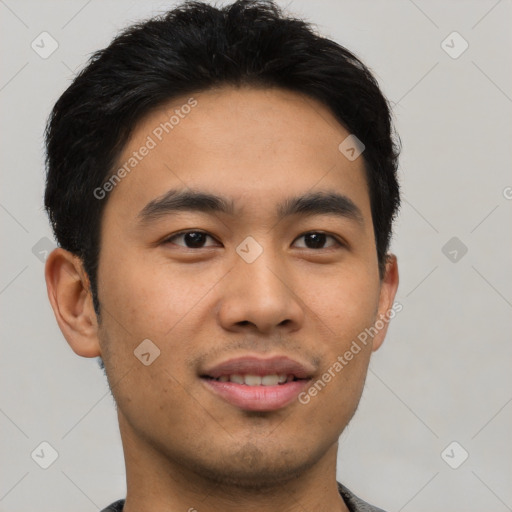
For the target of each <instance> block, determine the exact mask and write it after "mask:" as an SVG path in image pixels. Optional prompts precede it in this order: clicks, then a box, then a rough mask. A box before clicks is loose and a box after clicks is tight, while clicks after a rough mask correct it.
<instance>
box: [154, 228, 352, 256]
mask: <svg viewBox="0 0 512 512" xmlns="http://www.w3.org/2000/svg"><path fill="white" fill-rule="evenodd" d="M187 233H203V234H204V235H206V236H207V237H210V238H211V239H213V240H216V241H217V242H218V240H217V239H216V238H215V237H214V236H213V235H211V234H210V233H208V232H207V231H204V230H202V229H185V230H183V231H179V232H177V233H174V234H172V235H170V236H168V237H166V238H164V239H163V240H162V242H161V243H162V244H165V243H173V242H171V240H173V239H174V238H177V237H179V236H183V235H186V234H187ZM310 234H323V235H325V236H326V237H328V238H332V239H333V240H334V241H335V242H336V245H335V246H331V247H325V248H320V249H310V248H309V247H299V249H306V250H310V251H316V252H319V251H322V250H328V249H333V248H335V247H339V248H344V247H347V243H346V242H345V241H343V240H342V239H340V238H339V237H338V236H337V235H334V234H331V233H328V232H325V231H322V230H309V231H305V232H304V233H301V234H300V235H299V236H297V237H296V238H295V240H294V242H295V241H296V240H298V239H299V238H302V237H304V236H306V235H310ZM175 245H177V246H178V247H183V248H185V249H192V248H191V247H186V246H184V245H179V244H175ZM209 247H212V246H207V247H200V248H198V249H193V250H194V251H197V250H199V249H208V248H209Z"/></svg>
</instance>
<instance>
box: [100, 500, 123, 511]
mask: <svg viewBox="0 0 512 512" xmlns="http://www.w3.org/2000/svg"><path fill="white" fill-rule="evenodd" d="M123 506H124V500H117V501H114V503H111V504H110V505H109V506H108V507H107V508H104V509H103V510H102V511H101V512H123Z"/></svg>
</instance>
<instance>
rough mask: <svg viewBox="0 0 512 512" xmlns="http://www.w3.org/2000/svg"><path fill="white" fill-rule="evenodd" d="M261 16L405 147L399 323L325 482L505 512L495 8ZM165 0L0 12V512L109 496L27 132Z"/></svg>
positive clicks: (97, 382) (110, 429) (114, 440)
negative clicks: (387, 103) (56, 308)
mask: <svg viewBox="0 0 512 512" xmlns="http://www.w3.org/2000/svg"><path fill="white" fill-rule="evenodd" d="M223 3H225V2H223ZM279 3H280V5H282V6H286V5H288V6H289V7H288V9H289V10H290V11H291V12H293V13H294V14H296V15H298V16H301V17H305V18H307V19H309V20H310V21H312V22H314V23H315V24H317V25H318V28H319V30H320V31H321V32H322V33H323V34H325V35H327V36H329V37H332V38H334V39H335V40H337V41H338V42H340V43H341V44H344V45H346V46H347V47H348V48H349V49H351V50H353V51H354V52H355V53H356V54H358V55H359V56H360V57H361V58H362V59H363V60H364V61H365V62H366V63H367V64H368V65H369V66H370V67H371V68H372V70H373V71H374V72H375V74H376V76H377V77H378V79H379V81H380V84H381V86H382V88H383V90H384V92H385V94H386V95H387V96H388V98H389V99H390V100H391V101H392V103H393V104H394V105H395V107H394V108H395V118H396V126H397V129H398V132H399V133H400V136H401V138H402V142H403V153H402V158H401V168H400V180H401V183H402V187H403V207H402V210H401V214H400V217H399V219H398V222H397V224H396V235H395V238H394V242H393V247H392V249H393V252H395V253H396V254H397V255H398V260H399V265H400V274H401V282H400V288H399V291H398V296H397V300H398V301H399V302H401V303H402V305H403V310H402V312H400V313H399V314H398V316H397V317H396V318H395V319H394V320H393V322H392V324H391V328H390V332H389V335H388V337H387V340H386V342H385V344H384V345H383V347H382V349H381V350H380V351H378V352H377V353H376V354H375V355H374V357H373V360H372V363H371V367H370V372H369V375H368V379H367V387H366V389H365V392H364V394H363V398H362V401H361V404H360V407H359V410H358V413H357V414H356V417H355V419H354V420H353V421H352V423H351V424H350V425H349V427H348V428H347V430H346V431H345V433H344V434H343V436H342V438H341V443H340V453H339V467H338V478H339V479H340V480H341V481H343V482H344V483H345V485H347V486H348V487H349V488H351V489H352V490H353V491H354V492H356V493H357V494H360V495H361V496H362V497H364V498H366V499H367V500H368V501H370V502H373V503H375V504H377V505H379V506H380V507H382V508H384V509H386V510H388V511H389V512H391V511H402V510H403V511H413V510H414V511H429V512H430V511H432V510H436V511H453V510H464V511H465V512H471V511H481V510H487V511H497V512H498V511H506V510H512V486H511V485H510V482H511V476H512V443H511V442H510V431H511V423H512V404H511V401H512V386H511V383H512V372H511V368H510V361H511V355H512V354H511V352H512V345H511V343H510V333H511V331H512V329H511V328H512V322H511V319H512V315H511V308H512V286H511V284H512V272H511V265H510V256H511V252H512V251H511V249H512V247H511V246H512V243H511V236H510V233H511V224H512V222H511V216H510V213H511V208H512V200H511V199H510V198H511V197H512V188H507V187H512V176H511V174H510V164H511V152H510V147H511V140H512V123H511V113H512V72H511V66H510V55H511V49H512V48H511V47H512V44H511V43H512V36H511V34H512V31H511V30H510V20H511V19H512V5H511V2H510V0H508V1H507V0H502V1H495V0H489V1H487V0H481V1H451V2H447V1H428V2H427V1H425V0H423V1H420V0H415V1H414V2H413V1H410V0H393V1H386V2H377V1H375V2H370V1H355V0H353V1H343V0H322V1H315V2H312V1H310V2H308V1H306V0H293V1H292V2H279ZM172 5H173V3H172V2H162V1H160V2H155V1H148V2H144V3H143V2H140V1H139V2H128V1H120V0H116V1H105V0H104V1H100V0H89V1H85V0H76V1H75V0H73V1H66V2H64V1H59V2H57V1H46V2H36V1H27V0H24V1H21V0H20V1H15V0H5V1H3V0H0V34H1V36H0V37H1V42H2V50H1V51H2V60H1V69H2V74H1V79H0V108H1V123H2V135H3V137H2V141H1V153H0V154H1V159H2V166H3V169H2V173H1V194H0V223H1V232H2V248H3V251H2V254H3V258H2V265H1V276H0V308H1V318H2V347H1V358H0V366H1V368H0V385H1V398H0V429H1V432H2V439H1V448H0V450H1V451H0V460H1V461H2V464H1V469H0V511H12V512H18V511H20V512H21V511H29V510H35V509H37V510H39V511H40V512H46V511H56V510H62V511H64V510H74V511H75V512H88V511H95V510H98V509H100V508H102V507H104V506H106V505H107V504H109V503H110V502H111V501H114V500H115V499H118V498H120V497H123V496H124V492H125V480H124V461H123V455H122V447H121V442H120V437H119V433H118V427H117V418H116V415H115V408H114V405H113V400H112V398H111V396H110V394H109V391H108V387H107V384H106V380H105V378H104V376H103V373H102V371H101V370H100V369H99V368H98V366H97V363H96V360H94V359H84V358H80V357H78V356H76V355H75V354H74V353H73V352H72V351H71V349H70V348H69V347H68V345H67V343H66V341H65V340H64V338H63V336H62V334H61V332H60V330H59V329H58V326H57V324H56V322H55V319H54V315H53V312H52V310H51V308H50V305H49V302H48V299H47V294H46V286H45V283H44V276H43V271H44V264H43V261H42V260H44V250H45V248H46V246H45V243H46V244H48V241H45V240H44V237H47V238H49V239H50V240H52V235H51V231H50V228H49V225H48V221H47V219H46V217H45V214H44V211H43V209H42V195H43V189H44V165H43V151H42V132H43V127H44V123H45V120H46V117H47V115H48V114H49V112H50V109H51V107H52V105H53V104H54V102H55V101H56V100H57V98H58V97H59V95H60V94H61V93H62V92H63V91H64V89H65V88H66V87H67V85H68V84H69V83H70V80H71V79H72V77H73V74H74V73H75V72H76V70H78V69H80V68H81V66H83V64H84V62H85V60H86V58H87V57H88V56H89V55H90V53H91V52H93V51H94V50H97V49H99V48H102V47H104V46H105V45H107V44H108V42H109V41H110V40H111V38H112V37H113V36H114V34H115V33H116V32H117V31H118V30H119V29H120V28H122V27H124V26H126V25H127V24H129V23H131V22H133V21H136V20H138V19H140V18H142V17H147V16H148V15H150V14H153V13H156V12H159V11H162V10H164V9H165V8H166V7H170V6H172ZM43 31H47V32H48V33H50V34H51V36H52V37H53V38H54V39H55V40H56V41H57V42H58V45H59V46H58V49H57V50H56V51H55V52H54V53H53V54H52V55H50V56H49V57H48V58H46V59H43V58H41V57H40V55H39V54H38V53H36V52H35V51H34V50H33V49H32V48H31V43H32V41H34V40H35V41H36V43H37V42H38V41H39V44H40V45H41V43H40V40H41V38H38V36H39V34H41V32H43ZM454 31H456V32H458V33H459V34H460V36H462V38H464V40H466V41H467V42H468V44H469V47H468V49H467V50H466V51H465V52H464V53H462V54H461V55H460V56H458V58H453V56H454V55H455V54H456V53H458V52H459V51H460V50H461V49H462V48H463V46H462V45H463V41H462V40H461V39H460V38H459V36H451V37H450V38H448V39H447V40H446V43H444V45H442V42H443V41H444V40H445V39H446V38H447V36H448V35H449V34H451V33H452V32H454ZM450 47H451V48H450ZM45 48H46V49H48V48H50V42H49V40H46V43H45ZM445 50H448V52H451V53H452V56H450V55H449V54H448V53H447V51H445ZM453 237H457V239H456V240H455V241H452V242H451V245H450V244H449V245H448V246H447V247H445V244H446V243H447V242H448V241H449V240H450V239H452V238H453ZM41 239H43V241H41ZM462 244H463V245H462ZM34 246H35V249H34ZM464 246H465V247H466V248H467V253H466V254H463V252H464V251H463V249H464ZM443 247H445V248H444V250H443ZM453 251H455V252H453ZM507 434H508V435H507ZM43 441H46V442H48V443H50V445H51V446H52V447H53V448H54V449H55V450H56V451H57V453H58V458H57V459H56V460H55V462H54V463H53V464H52V465H51V466H50V467H48V469H42V468H41V467H40V466H39V465H38V464H37V463H36V462H35V460H34V459H36V460H38V462H39V463H41V461H42V459H43V458H44V457H40V458H39V459H37V457H36V456H35V455H34V459H33V458H32V457H31V453H32V452H33V451H34V450H36V449H37V450H36V452H35V453H41V451H40V450H41V448H40V447H39V445H40V443H41V442H43ZM453 441H456V442H457V443H458V445H455V446H453V445H452V447H450V448H449V449H448V450H447V451H446V452H444V453H445V455H444V458H443V456H442V453H443V451H444V450H445V448H446V447H447V446H448V445H450V443H452V442H453ZM38 447H39V448H38ZM43 449H44V447H43ZM466 451H467V452H468V453H469V457H468V459H467V460H466V461H464V462H463V463H462V464H461V465H460V466H459V467H458V468H457V469H453V468H452V467H450V465H449V464H448V462H449V463H450V464H451V465H452V466H457V465H458V464H460V463H461V461H462V460H463V456H464V453H465V452H466ZM49 454H50V451H49V449H46V452H45V457H47V461H48V460H49V459H48V457H49ZM311 512H314V511H311Z"/></svg>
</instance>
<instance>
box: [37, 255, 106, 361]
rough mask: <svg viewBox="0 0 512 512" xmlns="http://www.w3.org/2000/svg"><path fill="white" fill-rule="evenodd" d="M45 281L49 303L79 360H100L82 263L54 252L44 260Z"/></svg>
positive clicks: (95, 322) (96, 334) (86, 279)
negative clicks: (96, 358)
mask: <svg viewBox="0 0 512 512" xmlns="http://www.w3.org/2000/svg"><path fill="white" fill-rule="evenodd" d="M45 280H46V288H47V291H48V299H49V300H50V304H51V306H52V309H53V312H54V314H55V318H56V320H57V323H58V324H59V327H60V330H61V331H62V334H63V335H64V337H65V338H66V340H67V342H68V343H69V346H70V347H71V348H72V349H73V351H74V352H75V353H77V354H78V355H80V356H82V357H97V356H101V350H100V345H99V340H98V322H97V318H96V313H95V311H94V307H93V303H92V296H91V292H90V287H89V279H88V277H87V273H86V272H85V270H84V268H83V264H82V261H81V259H80V258H78V257H77V256H75V255H74V254H72V253H71V252H69V251H66V250H65V249H62V248H58V249H55V250H54V251H52V252H51V253H50V254H49V255H48V258H47V260H46V265H45Z"/></svg>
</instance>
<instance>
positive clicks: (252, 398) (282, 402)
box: [202, 379, 309, 411]
mask: <svg viewBox="0 0 512 512" xmlns="http://www.w3.org/2000/svg"><path fill="white" fill-rule="evenodd" d="M202 380H203V382H204V383H205V384H206V386H207V387H208V388H209V389H210V390H212V391H213V392H214V393H216V394H217V395H219V396H220V397H221V398H223V399H224V400H225V401H226V402H228V403H230V404H231V405H234V406H235V407H239V408H240V409H244V410H246V411H276V410H278V409H282V408H283V407H286V406H287V405H288V404H290V403H291V402H293V401H294V400H295V399H296V398H297V396H298V395H299V393H300V392H301V391H302V390H303V389H304V388H305V387H306V386H307V384H308V382H309V381H308V380H294V381H291V382H287V383H285V384H279V385H277V386H247V385H245V384H237V383H235V382H220V381H218V380H215V379H202Z"/></svg>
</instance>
